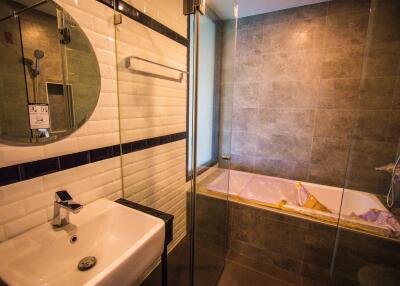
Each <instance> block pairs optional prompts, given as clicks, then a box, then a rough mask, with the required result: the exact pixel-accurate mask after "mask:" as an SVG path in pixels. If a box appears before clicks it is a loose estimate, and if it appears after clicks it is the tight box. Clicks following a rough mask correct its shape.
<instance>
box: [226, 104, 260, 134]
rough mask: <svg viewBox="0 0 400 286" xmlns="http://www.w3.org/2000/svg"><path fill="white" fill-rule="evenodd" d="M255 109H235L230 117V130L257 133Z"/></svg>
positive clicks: (256, 113)
mask: <svg viewBox="0 0 400 286" xmlns="http://www.w3.org/2000/svg"><path fill="white" fill-rule="evenodd" d="M257 117H258V109H257V108H235V109H233V116H232V130H233V131H242V132H249V133H256V132H257V128H258V126H257Z"/></svg>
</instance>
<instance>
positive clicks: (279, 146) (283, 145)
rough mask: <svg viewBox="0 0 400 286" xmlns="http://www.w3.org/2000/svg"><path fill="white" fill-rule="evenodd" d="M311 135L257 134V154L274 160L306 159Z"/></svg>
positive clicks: (308, 158) (309, 152)
mask: <svg viewBox="0 0 400 286" xmlns="http://www.w3.org/2000/svg"><path fill="white" fill-rule="evenodd" d="M311 143H312V137H301V136H297V135H296V134H291V135H285V134H257V148H256V152H257V155H258V156H264V157H268V158H270V159H275V160H287V161H291V160H294V161H308V160H310V155H311Z"/></svg>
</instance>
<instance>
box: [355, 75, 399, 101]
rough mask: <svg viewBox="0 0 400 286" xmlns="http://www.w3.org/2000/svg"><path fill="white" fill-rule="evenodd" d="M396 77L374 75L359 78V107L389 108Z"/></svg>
mask: <svg viewBox="0 0 400 286" xmlns="http://www.w3.org/2000/svg"><path fill="white" fill-rule="evenodd" d="M395 85H396V78H394V77H376V78H365V79H362V80H361V87H360V93H361V96H360V108H362V109H390V108H391V106H392V102H393V96H394V89H395Z"/></svg>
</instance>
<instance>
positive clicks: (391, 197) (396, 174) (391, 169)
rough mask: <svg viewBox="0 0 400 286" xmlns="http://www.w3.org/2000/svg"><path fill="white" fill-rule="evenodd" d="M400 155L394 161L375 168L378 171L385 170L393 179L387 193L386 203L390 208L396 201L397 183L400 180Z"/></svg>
mask: <svg viewBox="0 0 400 286" xmlns="http://www.w3.org/2000/svg"><path fill="white" fill-rule="evenodd" d="M399 164H400V155H399V156H398V158H397V159H396V161H395V162H394V164H393V163H390V164H388V165H386V166H382V167H378V168H375V170H377V171H385V172H388V173H390V174H391V177H392V178H391V181H390V187H389V191H388V193H387V195H386V204H387V206H388V207H389V208H391V207H393V205H394V201H395V185H396V183H398V182H400V166H399Z"/></svg>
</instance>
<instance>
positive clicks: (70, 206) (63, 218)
mask: <svg viewBox="0 0 400 286" xmlns="http://www.w3.org/2000/svg"><path fill="white" fill-rule="evenodd" d="M82 208H83V206H82V205H80V204H78V203H76V202H74V201H73V200H72V197H71V196H70V195H69V194H68V192H67V191H58V192H56V193H55V200H54V216H53V226H56V227H61V226H65V225H67V224H69V213H70V212H72V213H74V214H76V213H79V212H80V210H81V209H82Z"/></svg>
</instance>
